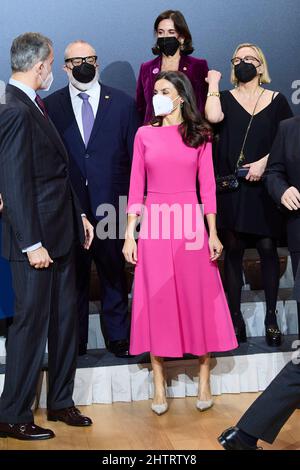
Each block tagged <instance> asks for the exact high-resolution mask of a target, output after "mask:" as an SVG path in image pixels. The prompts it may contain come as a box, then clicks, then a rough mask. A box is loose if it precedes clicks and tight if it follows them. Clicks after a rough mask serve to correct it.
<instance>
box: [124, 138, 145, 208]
mask: <svg viewBox="0 0 300 470" xmlns="http://www.w3.org/2000/svg"><path fill="white" fill-rule="evenodd" d="M144 152H145V148H144V144H143V141H142V138H141V133H140V130H138V131H137V133H136V136H135V139H134V147H133V161H132V167H131V175H130V187H129V196H128V204H127V210H126V212H127V214H136V215H140V214H141V211H142V205H143V202H144V193H145V179H146V174H145V155H144Z"/></svg>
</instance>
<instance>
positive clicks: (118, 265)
mask: <svg viewBox="0 0 300 470" xmlns="http://www.w3.org/2000/svg"><path fill="white" fill-rule="evenodd" d="M123 244H124V240H119V239H116V240H113V239H105V240H100V239H99V238H97V236H96V230H95V238H94V240H93V243H92V246H91V248H90V250H89V251H86V250H84V249H83V248H82V247H81V246H79V245H78V246H77V247H76V285H77V304H78V313H79V342H80V344H83V345H86V344H87V342H88V324H89V286H90V277H91V265H92V260H94V261H95V264H96V268H97V273H98V276H99V280H100V287H101V302H102V315H103V320H104V322H103V323H104V324H103V326H104V330H105V331H103V333H104V335H105V336H107V339H109V340H110V341H117V340H121V339H127V338H128V334H129V320H128V294H127V282H126V276H125V260H124V256H123V254H122V248H123Z"/></svg>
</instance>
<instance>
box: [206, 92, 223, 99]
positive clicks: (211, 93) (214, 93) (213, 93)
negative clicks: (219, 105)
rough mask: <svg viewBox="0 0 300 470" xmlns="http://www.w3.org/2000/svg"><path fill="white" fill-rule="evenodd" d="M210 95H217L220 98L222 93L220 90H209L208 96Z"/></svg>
mask: <svg viewBox="0 0 300 470" xmlns="http://www.w3.org/2000/svg"><path fill="white" fill-rule="evenodd" d="M209 96H217V97H218V98H220V93H219V92H218V91H209V92H208V93H207V97H209Z"/></svg>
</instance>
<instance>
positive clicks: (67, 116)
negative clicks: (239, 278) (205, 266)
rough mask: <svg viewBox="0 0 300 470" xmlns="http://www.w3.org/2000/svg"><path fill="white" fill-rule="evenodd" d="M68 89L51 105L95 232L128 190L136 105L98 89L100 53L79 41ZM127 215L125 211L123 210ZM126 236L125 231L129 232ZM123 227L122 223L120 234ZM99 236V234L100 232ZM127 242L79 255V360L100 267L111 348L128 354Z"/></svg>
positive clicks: (98, 242)
mask: <svg viewBox="0 0 300 470" xmlns="http://www.w3.org/2000/svg"><path fill="white" fill-rule="evenodd" d="M64 69H65V72H66V73H67V75H68V79H69V85H68V86H66V87H65V88H62V89H61V90H58V91H56V92H55V93H53V94H52V95H50V96H49V97H48V98H47V99H46V100H45V102H46V107H47V111H48V113H49V115H50V116H51V119H52V120H53V122H54V124H55V126H56V128H57V130H58V132H59V133H60V136H61V138H62V140H63V142H64V144H65V146H66V148H67V150H68V153H69V157H70V177H71V180H72V183H73V187H74V189H75V191H76V193H77V196H78V198H79V200H80V203H81V205H82V207H83V210H84V212H85V213H86V214H87V216H88V218H89V220H90V221H91V223H92V224H93V225H94V227H96V225H97V222H98V221H99V220H101V219H103V213H102V215H97V208H98V207H99V206H100V205H101V204H110V205H111V206H113V207H114V208H115V209H116V212H117V214H118V209H119V197H120V196H126V195H127V193H128V189H129V179H130V167H131V159H132V151H133V141H134V136H135V133H136V130H137V127H138V115H137V111H136V108H135V102H134V100H133V99H132V98H130V97H129V96H127V95H126V94H125V93H123V92H121V91H119V90H116V89H113V88H110V87H107V86H106V85H103V84H102V83H101V84H100V83H99V67H98V64H97V55H96V51H95V49H94V48H93V47H92V46H91V45H90V44H88V43H86V42H84V41H75V42H73V43H71V44H69V45H68V47H67V48H66V51H65V67H64ZM123 212H124V215H125V207H124V208H123ZM124 230H125V228H124ZM118 231H119V223H118V221H117V223H116V233H117V234H118ZM97 235H99V234H98V232H97ZM123 236H124V234H122V235H121V237H118V236H117V237H109V238H104V237H103V238H102V239H100V238H99V237H95V239H94V241H93V244H92V247H91V250H90V252H89V253H86V252H84V250H82V248H81V247H80V246H78V247H77V250H76V259H77V269H76V278H77V288H78V311H79V325H80V327H79V328H80V331H79V354H81V355H83V354H85V353H86V347H87V342H88V315H89V279H90V273H91V263H92V259H93V260H94V261H95V264H96V267H97V272H98V275H99V278H100V286H101V292H102V299H101V300H102V315H103V319H104V327H105V333H106V335H107V337H108V340H109V342H108V347H109V349H110V351H111V352H113V353H115V355H116V356H119V357H123V356H126V355H128V349H129V348H128V333H129V331H128V330H129V325H128V294H127V283H126V277H125V272H124V257H123V255H122V247H123V242H124V240H123Z"/></svg>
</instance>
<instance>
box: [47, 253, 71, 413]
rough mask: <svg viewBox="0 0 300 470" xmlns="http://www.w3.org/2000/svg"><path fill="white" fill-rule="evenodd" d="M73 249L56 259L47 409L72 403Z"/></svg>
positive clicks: (50, 329) (68, 405)
mask: <svg viewBox="0 0 300 470" xmlns="http://www.w3.org/2000/svg"><path fill="white" fill-rule="evenodd" d="M73 255H74V254H73V253H69V254H68V255H67V256H64V257H62V258H60V259H58V260H57V261H56V270H55V277H54V283H53V292H52V308H51V316H50V323H49V338H48V384H49V387H48V388H49V391H48V400H47V407H48V409H50V410H59V409H62V408H67V407H71V406H73V405H74V402H73V399H72V395H73V388H74V377H75V371H76V362H77V351H78V315H77V303H76V295H75V293H76V288H75V265H74V257H73Z"/></svg>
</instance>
